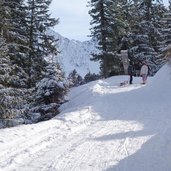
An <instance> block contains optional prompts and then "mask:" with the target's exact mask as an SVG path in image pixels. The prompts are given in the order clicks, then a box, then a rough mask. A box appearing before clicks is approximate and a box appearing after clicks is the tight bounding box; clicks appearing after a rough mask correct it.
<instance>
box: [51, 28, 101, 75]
mask: <svg viewBox="0 0 171 171" xmlns="http://www.w3.org/2000/svg"><path fill="white" fill-rule="evenodd" d="M50 34H51V35H53V36H54V37H55V39H57V40H58V41H57V48H58V50H59V52H60V53H59V54H57V55H56V56H54V60H55V61H57V62H58V63H59V64H60V65H61V67H62V69H63V71H64V72H65V74H66V75H68V74H69V73H71V72H72V71H73V70H74V69H75V70H76V71H77V73H78V74H79V75H80V76H82V77H84V76H85V75H86V74H87V73H89V72H90V73H95V74H98V73H99V71H100V69H99V66H100V65H99V62H95V61H92V60H91V57H92V56H91V54H93V53H98V52H99V50H98V49H97V48H96V45H97V43H96V42H94V41H93V40H90V41H83V42H81V41H79V40H74V39H72V40H70V39H68V38H66V37H63V36H62V35H60V34H59V33H57V32H55V31H53V30H50Z"/></svg>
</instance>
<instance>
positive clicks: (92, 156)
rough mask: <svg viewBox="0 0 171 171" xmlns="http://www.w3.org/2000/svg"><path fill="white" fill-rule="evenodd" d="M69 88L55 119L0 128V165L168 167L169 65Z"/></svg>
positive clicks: (135, 170)
mask: <svg viewBox="0 0 171 171" xmlns="http://www.w3.org/2000/svg"><path fill="white" fill-rule="evenodd" d="M127 79H128V77H127V76H117V77H111V78H108V79H104V80H98V81H94V82H91V83H89V84H86V85H83V86H80V87H77V88H74V89H72V90H71V92H70V93H69V94H68V99H69V102H67V103H65V104H64V105H62V106H61V109H60V110H61V114H60V115H58V116H56V117H55V118H54V119H52V120H49V121H46V122H41V123H38V124H33V125H21V126H18V127H15V128H7V129H1V130H0V171H153V170H154V171H171V105H170V98H171V91H170V87H171V68H170V67H169V66H168V65H165V66H164V67H163V68H162V69H161V70H160V71H159V72H158V73H157V74H156V76H155V77H154V78H150V79H149V82H148V84H147V85H141V84H140V83H141V78H134V81H133V82H134V84H133V85H129V86H122V87H120V86H118V85H119V83H120V82H122V81H125V80H127Z"/></svg>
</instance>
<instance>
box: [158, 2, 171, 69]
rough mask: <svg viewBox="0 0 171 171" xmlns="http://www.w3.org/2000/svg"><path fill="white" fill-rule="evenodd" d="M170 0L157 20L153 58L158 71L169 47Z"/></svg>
mask: <svg viewBox="0 0 171 171" xmlns="http://www.w3.org/2000/svg"><path fill="white" fill-rule="evenodd" d="M170 22H171V1H169V7H168V10H167V11H166V10H165V13H164V14H163V16H162V18H161V19H160V21H159V33H160V34H159V39H158V41H159V43H158V49H159V50H158V56H157V58H156V60H155V62H156V63H157V67H156V71H158V70H159V69H160V68H161V66H163V65H164V64H165V63H166V61H167V59H166V56H165V55H166V53H167V49H168V48H169V49H170V44H171V24H170Z"/></svg>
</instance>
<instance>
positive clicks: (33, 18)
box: [27, 0, 58, 87]
mask: <svg viewBox="0 0 171 171" xmlns="http://www.w3.org/2000/svg"><path fill="white" fill-rule="evenodd" d="M51 1H52V0H45V1H39V0H27V9H28V16H27V33H28V37H27V39H28V44H29V49H30V50H29V55H28V75H29V87H32V86H34V85H35V83H36V81H37V80H40V79H41V75H42V71H45V67H46V66H47V62H46V61H45V59H44V57H45V56H47V55H49V54H50V53H56V51H57V49H56V46H55V42H56V40H55V39H54V37H53V36H52V35H49V34H48V33H47V31H48V29H50V28H51V27H53V26H55V25H56V24H57V22H58V20H57V19H54V18H51V16H50V13H49V5H50V4H51Z"/></svg>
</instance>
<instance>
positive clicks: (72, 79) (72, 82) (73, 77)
mask: <svg viewBox="0 0 171 171" xmlns="http://www.w3.org/2000/svg"><path fill="white" fill-rule="evenodd" d="M68 81H69V87H77V86H79V85H81V84H83V83H84V82H83V78H82V77H81V76H80V75H79V74H78V73H77V71H76V69H74V70H73V71H72V72H71V73H70V74H69V75H68Z"/></svg>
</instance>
